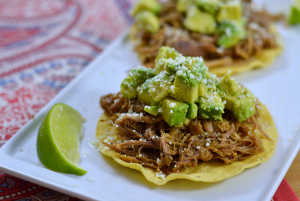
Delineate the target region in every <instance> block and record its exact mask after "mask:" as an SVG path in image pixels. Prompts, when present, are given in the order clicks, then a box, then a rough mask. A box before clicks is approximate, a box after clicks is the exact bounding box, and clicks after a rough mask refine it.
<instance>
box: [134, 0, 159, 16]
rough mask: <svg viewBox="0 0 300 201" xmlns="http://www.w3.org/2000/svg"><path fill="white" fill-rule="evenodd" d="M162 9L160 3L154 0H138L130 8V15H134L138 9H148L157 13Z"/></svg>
mask: <svg viewBox="0 0 300 201" xmlns="http://www.w3.org/2000/svg"><path fill="white" fill-rule="evenodd" d="M161 9H162V6H161V4H160V3H159V2H158V1H156V0H138V1H137V2H136V4H135V6H134V7H133V9H132V10H131V15H132V16H136V14H137V13H139V12H140V11H145V10H146V11H150V12H152V13H154V14H158V13H159V12H160V11H161Z"/></svg>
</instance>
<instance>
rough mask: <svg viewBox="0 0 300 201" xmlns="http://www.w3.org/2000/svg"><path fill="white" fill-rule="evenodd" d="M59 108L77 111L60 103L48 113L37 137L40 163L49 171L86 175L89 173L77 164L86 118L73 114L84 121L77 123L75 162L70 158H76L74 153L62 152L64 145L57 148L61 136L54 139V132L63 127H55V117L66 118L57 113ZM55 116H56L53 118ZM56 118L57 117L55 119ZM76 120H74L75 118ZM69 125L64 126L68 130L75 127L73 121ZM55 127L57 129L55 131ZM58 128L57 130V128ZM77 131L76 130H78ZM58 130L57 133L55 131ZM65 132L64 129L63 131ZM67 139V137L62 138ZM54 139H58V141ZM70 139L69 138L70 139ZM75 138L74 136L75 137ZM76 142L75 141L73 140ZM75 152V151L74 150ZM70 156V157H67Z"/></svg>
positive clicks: (76, 113)
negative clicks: (68, 127)
mask: <svg viewBox="0 0 300 201" xmlns="http://www.w3.org/2000/svg"><path fill="white" fill-rule="evenodd" d="M59 107H62V108H64V109H67V110H71V111H72V110H73V111H76V110H75V109H73V108H71V107H69V106H67V105H65V104H62V103H59V104H56V105H54V106H53V107H52V109H51V110H50V111H49V112H48V114H47V116H46V118H45V119H44V121H43V122H42V124H41V126H40V128H39V132H38V137H37V154H38V157H39V159H40V161H41V162H42V164H43V165H45V166H46V167H47V168H48V169H50V170H53V171H56V172H62V173H68V174H75V175H79V176H81V175H84V174H85V173H86V172H87V171H86V170H84V169H82V168H81V167H79V166H78V165H77V163H78V162H79V139H80V135H81V132H82V123H83V122H84V118H83V117H82V116H81V115H80V113H79V112H78V111H76V112H73V113H72V116H73V115H75V119H76V118H77V119H78V120H80V119H81V120H82V121H81V123H80V121H79V122H77V123H80V126H78V125H76V126H75V127H76V129H77V131H76V133H75V134H76V135H77V136H75V137H76V141H77V144H76V145H75V147H76V151H75V158H76V159H75V160H74V159H70V156H72V155H73V156H74V153H72V154H71V155H70V154H69V155H68V153H67V151H66V150H64V151H63V152H61V149H62V146H63V143H62V144H61V146H57V145H58V144H60V143H59V136H56V137H54V136H53V132H57V129H61V127H62V126H61V125H53V123H54V122H53V117H54V116H57V114H60V115H61V118H65V116H64V114H61V113H57V111H56V110H57V109H60V108H59ZM65 112H67V111H62V113H65ZM67 113H68V112H67ZM53 115H54V116H53ZM55 118H56V117H55ZM73 119H74V118H73ZM67 122H68V123H70V124H69V125H63V126H64V127H65V128H67V126H70V127H72V126H74V122H72V121H67ZM55 123H57V122H55ZM61 123H62V124H64V123H65V122H64V121H62V122H61ZM53 127H54V128H55V129H54V130H53ZM56 127H57V128H56ZM76 129H75V130H76ZM55 130H56V131H55ZM62 130H64V129H62ZM54 135H58V133H55V134H54ZM61 137H62V138H63V137H66V136H61ZM54 138H57V139H56V140H55V139H54ZM68 138H69V137H68ZM73 138H74V136H73ZM62 141H66V140H62ZM73 142H74V140H73ZM72 149H74V147H72ZM73 152H74V150H73ZM66 155H68V156H66Z"/></svg>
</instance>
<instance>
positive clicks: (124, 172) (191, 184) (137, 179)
mask: <svg viewBox="0 0 300 201" xmlns="http://www.w3.org/2000/svg"><path fill="white" fill-rule="evenodd" d="M102 158H103V160H104V162H105V163H107V164H108V165H109V166H110V167H111V168H113V169H114V170H115V173H114V174H115V175H119V176H121V177H125V178H126V179H128V180H131V182H134V183H136V184H138V185H144V186H145V187H147V188H150V189H157V188H160V189H166V190H172V191H178V190H181V191H182V190H184V191H193V190H199V189H205V188H211V187H213V186H216V185H219V184H221V183H222V181H219V182H211V183H209V182H196V181H191V180H187V179H177V180H172V181H169V182H168V183H166V184H165V185H155V184H153V183H151V182H150V181H148V180H147V179H146V178H145V177H144V176H143V174H142V173H141V172H140V171H137V170H134V169H131V168H128V167H124V166H122V165H120V164H118V163H117V162H115V161H114V160H113V159H112V158H110V157H108V156H102Z"/></svg>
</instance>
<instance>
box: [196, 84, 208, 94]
mask: <svg viewBox="0 0 300 201" xmlns="http://www.w3.org/2000/svg"><path fill="white" fill-rule="evenodd" d="M206 93H207V86H206V84H204V83H200V84H199V90H198V95H199V96H205V94H206Z"/></svg>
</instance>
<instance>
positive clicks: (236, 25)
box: [217, 20, 246, 48]
mask: <svg viewBox="0 0 300 201" xmlns="http://www.w3.org/2000/svg"><path fill="white" fill-rule="evenodd" d="M217 34H218V35H219V38H218V41H217V43H218V45H219V46H221V47H223V48H230V47H232V46H235V45H236V44H237V43H238V42H239V41H240V40H242V39H244V38H245V37H246V31H245V21H244V20H240V21H223V22H222V23H221V24H220V26H219V27H218V29H217Z"/></svg>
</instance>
